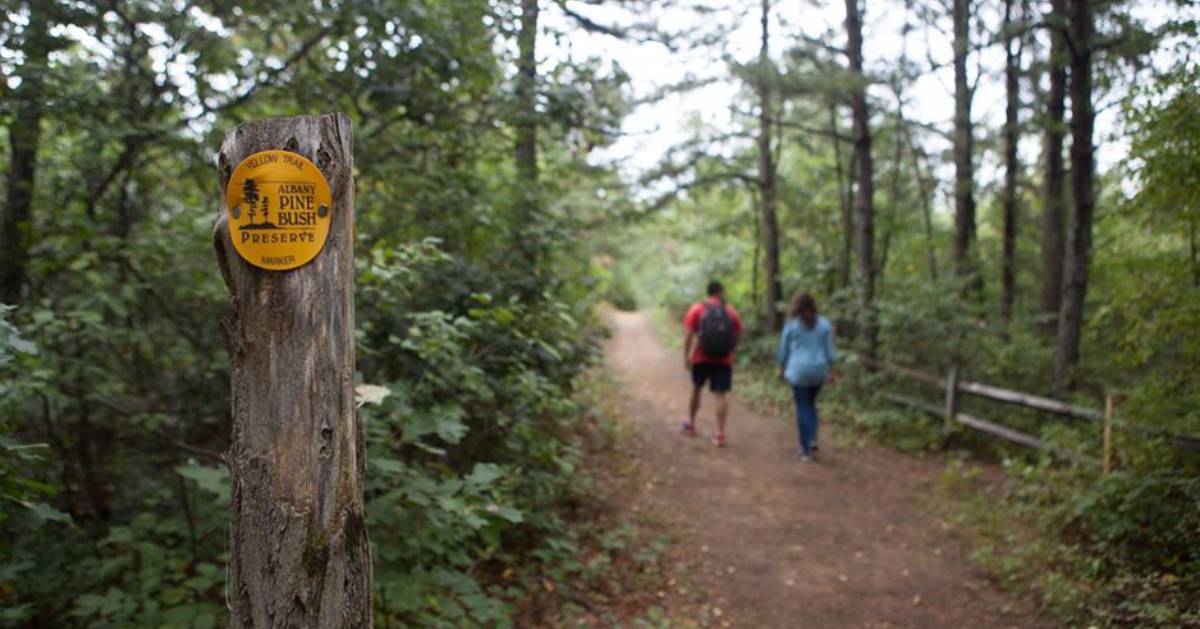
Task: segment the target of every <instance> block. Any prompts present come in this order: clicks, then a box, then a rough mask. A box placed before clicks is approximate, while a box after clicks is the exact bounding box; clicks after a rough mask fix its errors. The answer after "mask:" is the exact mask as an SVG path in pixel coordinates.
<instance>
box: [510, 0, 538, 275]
mask: <svg viewBox="0 0 1200 629" xmlns="http://www.w3.org/2000/svg"><path fill="white" fill-rule="evenodd" d="M538 10H539V7H538V0H521V20H520V31H519V32H518V33H517V80H516V86H515V92H516V104H515V106H516V111H515V113H514V116H513V122H514V126H515V127H516V132H517V138H516V147H515V151H514V161H515V163H516V168H517V182H518V185H517V190H516V195H515V202H516V213H515V217H514V218H515V220H514V221H513V223H512V225H511V234H510V236H509V237H510V240H511V242H512V243H513V248H514V249H516V250H517V251H519V252H520V253H521V255H522V257H523V258H524V260H525V264H527V265H528V266H529V267H530V268H531V269H532V270H533V271H534V272H536V271H537V262H538V259H539V258H540V257H541V251H542V245H543V243H542V238H540V237H539V231H538V230H536V229H531V228H532V227H536V226H537V225H538V223H539V214H540V213H541V197H540V192H541V188H540V187H539V186H538V155H537V132H538V113H537V37H538Z"/></svg>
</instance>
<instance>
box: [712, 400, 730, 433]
mask: <svg viewBox="0 0 1200 629" xmlns="http://www.w3.org/2000/svg"><path fill="white" fill-rule="evenodd" d="M713 396H715V397H716V398H717V434H718V435H724V434H725V419H726V418H727V417H729V398H728V397H726V395H725V392H724V391H720V392H716V391H714V392H713Z"/></svg>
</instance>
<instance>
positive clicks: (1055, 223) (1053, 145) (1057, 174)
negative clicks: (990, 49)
mask: <svg viewBox="0 0 1200 629" xmlns="http://www.w3.org/2000/svg"><path fill="white" fill-rule="evenodd" d="M1066 5H1067V0H1051V3H1050V6H1051V9H1050V15H1049V17H1048V18H1047V20H1046V21H1047V22H1048V23H1049V25H1050V29H1049V30H1050V63H1049V74H1050V90H1049V92H1048V93H1047V94H1046V130H1045V148H1044V151H1045V157H1044V160H1043V166H1042V167H1043V169H1044V171H1043V173H1042V180H1043V185H1044V186H1045V190H1044V196H1045V201H1044V202H1045V208H1044V210H1043V213H1042V312H1043V313H1046V314H1053V315H1054V317H1053V318H1052V319H1050V321H1049V322H1048V324H1047V325H1046V330H1047V334H1052V333H1054V331H1055V330H1057V328H1058V324H1057V319H1058V310H1059V307H1060V306H1061V304H1062V277H1063V254H1064V250H1065V245H1066V243H1065V234H1064V232H1063V215H1064V214H1065V207H1066V202H1065V200H1064V195H1063V191H1064V190H1065V185H1064V179H1065V176H1066V175H1065V171H1064V168H1063V136H1064V135H1065V133H1066V132H1065V127H1064V124H1063V122H1064V120H1065V113H1066V97H1067V67H1066V63H1067V56H1068V50H1067V43H1066V34H1065V32H1064V30H1065V29H1066V28H1067V8H1066Z"/></svg>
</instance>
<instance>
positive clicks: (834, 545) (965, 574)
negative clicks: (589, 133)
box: [608, 313, 1045, 628]
mask: <svg viewBox="0 0 1200 629" xmlns="http://www.w3.org/2000/svg"><path fill="white" fill-rule="evenodd" d="M612 323H613V331H614V336H613V339H612V340H611V342H610V344H609V348H608V357H609V365H610V368H611V369H612V370H613V371H614V373H615V375H616V376H617V378H618V380H619V381H620V383H621V384H622V389H621V390H622V391H623V392H624V395H623V399H622V400H621V401H620V403H619V405H620V410H621V413H622V415H623V416H624V417H625V418H626V421H629V422H630V423H632V424H633V425H634V426H635V429H636V431H637V433H638V439H639V441H640V443H639V445H638V446H637V447H638V449H639V453H640V455H641V458H642V459H643V460H644V462H645V464H646V466H647V469H648V473H649V478H650V482H648V483H647V484H646V487H645V489H646V492H645V495H644V496H643V497H642V500H644V501H646V502H649V503H650V508H651V509H653V510H654V511H655V512H656V513H658V514H660V515H664V516H665V517H666V518H667V520H668V521H669V524H670V525H671V526H672V528H674V529H675V530H674V531H673V532H674V533H675V542H676V545H675V551H673V555H674V556H675V557H677V562H678V563H679V564H681V566H680V568H679V570H680V572H681V573H682V577H681V578H680V579H679V582H678V583H677V584H676V585H675V586H673V587H672V589H671V591H670V592H669V593H665V597H666V599H667V600H665V601H664V604H665V605H666V606H667V607H668V608H686V609H687V610H688V612H689V613H688V615H691V616H693V617H694V618H695V619H696V620H697V621H698V623H699V624H704V625H712V626H736V627H755V628H757V627H763V628H768V627H804V628H819V627H938V628H940V627H1036V626H1045V625H1044V623H1041V622H1038V621H1036V620H1033V619H1032V616H1030V615H1029V614H1028V610H1027V608H1026V606H1024V605H1022V604H1020V603H1018V602H1016V601H1014V600H1013V599H1012V598H1011V597H1009V596H1006V595H1005V594H1003V593H1001V592H999V591H997V590H996V589H995V587H994V586H992V585H991V584H990V583H988V582H987V580H986V579H985V577H984V576H983V575H982V574H981V573H979V572H978V571H977V570H975V569H974V568H973V567H972V566H971V565H970V562H969V561H968V559H967V557H966V550H965V549H964V548H963V547H962V545H961V543H959V542H956V541H955V540H954V539H953V538H951V537H950V535H949V534H948V532H947V527H946V525H945V523H943V522H942V521H940V520H939V519H938V518H937V517H936V516H934V515H933V514H931V513H929V512H928V510H927V509H926V508H925V507H924V505H925V504H927V503H926V501H924V500H922V498H921V495H920V494H921V493H922V492H927V491H929V487H930V485H931V484H932V483H933V482H936V476H937V466H936V464H933V463H929V462H922V461H918V460H916V459H913V458H911V457H906V456H904V455H902V454H899V453H896V452H893V451H890V450H886V449H884V448H881V447H878V446H845V445H840V444H839V440H838V439H837V438H836V434H831V432H835V431H836V427H833V431H831V430H830V428H831V427H830V426H829V425H828V424H827V423H826V424H823V425H822V426H821V430H822V432H821V444H822V453H821V454H822V460H821V461H820V462H819V463H817V464H813V465H805V464H801V463H799V462H798V461H797V459H796V454H795V448H796V445H795V443H796V436H795V428H794V427H793V426H791V425H790V424H789V423H788V422H786V421H783V420H782V419H780V418H771V417H766V416H763V415H761V414H758V413H755V412H753V411H751V410H749V409H748V408H747V407H746V406H745V405H743V404H741V403H739V402H738V401H737V400H736V399H734V400H733V403H732V405H731V409H730V419H729V428H728V434H729V443H730V447H728V448H725V449H717V448H714V447H713V446H712V445H710V443H709V440H708V437H710V436H711V435H712V433H713V431H714V430H715V420H714V419H713V410H712V401H711V398H710V397H709V396H708V394H707V393H706V395H705V404H704V406H702V408H701V411H700V413H701V416H700V418H699V420H698V422H697V423H698V426H699V428H700V432H701V436H700V438H687V437H684V436H683V435H681V434H680V432H679V423H680V421H681V420H682V419H683V418H684V417H685V416H686V402H687V400H686V397H687V393H688V389H689V387H690V380H689V378H688V376H687V373H686V372H685V371H684V369H683V365H682V359H681V357H680V356H677V355H676V352H674V351H670V352H669V351H667V349H666V348H664V346H663V344H662V343H661V342H660V341H659V339H657V338H656V337H655V335H654V332H653V330H652V327H651V324H650V322H649V320H648V318H647V317H646V316H645V315H643V314H640V313H615V314H614V315H613V319H612ZM737 386H738V378H737V374H735V375H734V391H735V392H736V390H737ZM685 583H687V584H690V585H691V586H692V588H693V589H699V590H700V591H701V592H705V593H707V594H706V595H704V597H703V600H702V602H700V603H698V604H697V603H695V602H694V601H695V600H696V598H697V596H696V593H695V592H694V591H693V592H686V593H684V594H683V595H681V593H680V592H679V591H678V588H679V587H682V586H683V585H684V584H685ZM685 601H686V602H685ZM714 607H716V608H718V609H719V611H714V610H713V608H714Z"/></svg>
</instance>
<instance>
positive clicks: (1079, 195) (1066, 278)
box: [1054, 0, 1096, 389]
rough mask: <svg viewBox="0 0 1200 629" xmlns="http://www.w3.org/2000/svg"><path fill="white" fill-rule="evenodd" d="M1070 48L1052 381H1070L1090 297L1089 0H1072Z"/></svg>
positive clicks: (1092, 114)
mask: <svg viewBox="0 0 1200 629" xmlns="http://www.w3.org/2000/svg"><path fill="white" fill-rule="evenodd" d="M1067 4H1068V14H1067V15H1068V23H1069V26H1068V32H1069V35H1070V51H1071V80H1070V94H1071V214H1070V220H1069V222H1068V224H1067V242H1066V255H1065V256H1064V258H1063V287H1062V289H1063V295H1062V304H1061V306H1060V307H1059V310H1058V338H1057V341H1056V343H1055V353H1054V383H1055V386H1056V387H1058V388H1059V389H1062V388H1064V387H1066V386H1068V385H1069V384H1070V379H1071V371H1072V370H1073V368H1074V367H1075V364H1076V363H1077V362H1078V361H1079V339H1080V335H1081V333H1082V331H1083V302H1084V299H1085V298H1086V297H1087V280H1088V264H1089V262H1090V259H1091V253H1092V219H1093V214H1094V212H1095V209H1096V183H1095V178H1096V175H1095V169H1096V160H1095V147H1094V145H1093V143H1092V133H1093V130H1094V129H1093V128H1094V124H1095V109H1094V106H1093V104H1092V55H1093V52H1094V48H1093V46H1092V36H1093V31H1094V28H1095V26H1094V24H1093V20H1094V14H1093V7H1092V4H1091V1H1090V0H1068V3H1067Z"/></svg>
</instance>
